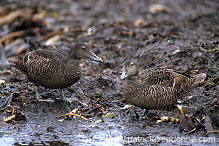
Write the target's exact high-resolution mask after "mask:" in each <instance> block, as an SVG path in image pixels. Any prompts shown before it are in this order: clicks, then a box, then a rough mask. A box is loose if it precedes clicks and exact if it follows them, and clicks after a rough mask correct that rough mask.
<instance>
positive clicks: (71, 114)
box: [62, 113, 89, 121]
mask: <svg viewBox="0 0 219 146" xmlns="http://www.w3.org/2000/svg"><path fill="white" fill-rule="evenodd" d="M64 116H76V117H79V118H81V119H83V120H85V121H89V120H88V119H87V118H85V117H84V116H82V115H78V114H73V113H69V114H64V115H62V117H64Z"/></svg>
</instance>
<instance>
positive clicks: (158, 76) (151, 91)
mask: <svg viewBox="0 0 219 146" xmlns="http://www.w3.org/2000/svg"><path fill="white" fill-rule="evenodd" d="M136 63H137V60H127V61H125V62H124V64H123V72H122V75H121V79H125V83H124V85H123V88H122V91H123V96H124V98H125V99H126V100H127V101H128V102H129V103H131V104H133V105H135V106H138V107H141V108H144V109H161V108H166V107H168V106H170V105H172V104H174V103H176V101H177V99H178V98H181V97H183V96H185V94H186V93H188V92H190V91H192V90H193V89H194V88H196V87H198V86H199V85H200V84H201V83H202V82H203V81H204V79H205V77H206V74H204V73H201V74H197V75H193V76H189V75H186V74H183V73H180V72H178V71H176V70H173V69H166V68H151V69H144V70H141V71H139V69H138V66H137V64H136Z"/></svg>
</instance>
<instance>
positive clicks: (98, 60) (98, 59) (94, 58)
mask: <svg viewBox="0 0 219 146" xmlns="http://www.w3.org/2000/svg"><path fill="white" fill-rule="evenodd" d="M90 53H91V56H92V57H90V59H91V60H93V61H97V62H103V60H102V59H101V58H100V57H98V56H97V55H96V54H94V53H93V52H90Z"/></svg>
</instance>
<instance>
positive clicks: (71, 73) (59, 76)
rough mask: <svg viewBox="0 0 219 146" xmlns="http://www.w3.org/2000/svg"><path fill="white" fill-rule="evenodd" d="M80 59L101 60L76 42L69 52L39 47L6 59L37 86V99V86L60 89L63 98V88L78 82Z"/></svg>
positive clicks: (86, 47) (87, 48) (83, 45)
mask: <svg viewBox="0 0 219 146" xmlns="http://www.w3.org/2000/svg"><path fill="white" fill-rule="evenodd" d="M80 59H91V60H94V61H101V62H102V61H103V60H102V59H101V58H99V57H98V56H96V55H95V54H94V53H93V52H92V51H91V50H90V49H89V47H88V46H87V45H85V44H76V45H75V46H74V47H72V48H70V51H69V52H68V51H65V50H62V49H58V48H55V47H46V48H43V49H42V48H40V49H36V50H34V51H31V52H29V53H26V54H24V55H21V56H18V57H17V58H16V59H9V60H8V61H9V62H10V63H13V64H14V66H15V67H16V68H17V69H19V70H21V71H22V72H24V73H25V74H26V76H27V79H28V80H29V81H30V82H32V83H33V84H34V85H35V86H37V88H36V97H37V100H39V99H40V97H39V93H38V87H39V86H43V87H45V88H51V89H61V92H60V93H61V99H63V98H64V95H63V88H67V87H70V86H71V85H73V84H74V83H76V82H78V80H79V79H80V77H81V75H82V74H81V69H80V66H79V60H80Z"/></svg>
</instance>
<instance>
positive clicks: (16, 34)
mask: <svg viewBox="0 0 219 146" xmlns="http://www.w3.org/2000/svg"><path fill="white" fill-rule="evenodd" d="M24 34H25V31H24V30H22V31H15V32H12V33H9V34H7V35H5V36H3V37H2V38H0V44H2V43H3V42H4V41H5V40H8V39H11V38H14V37H19V36H22V35H24Z"/></svg>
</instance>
